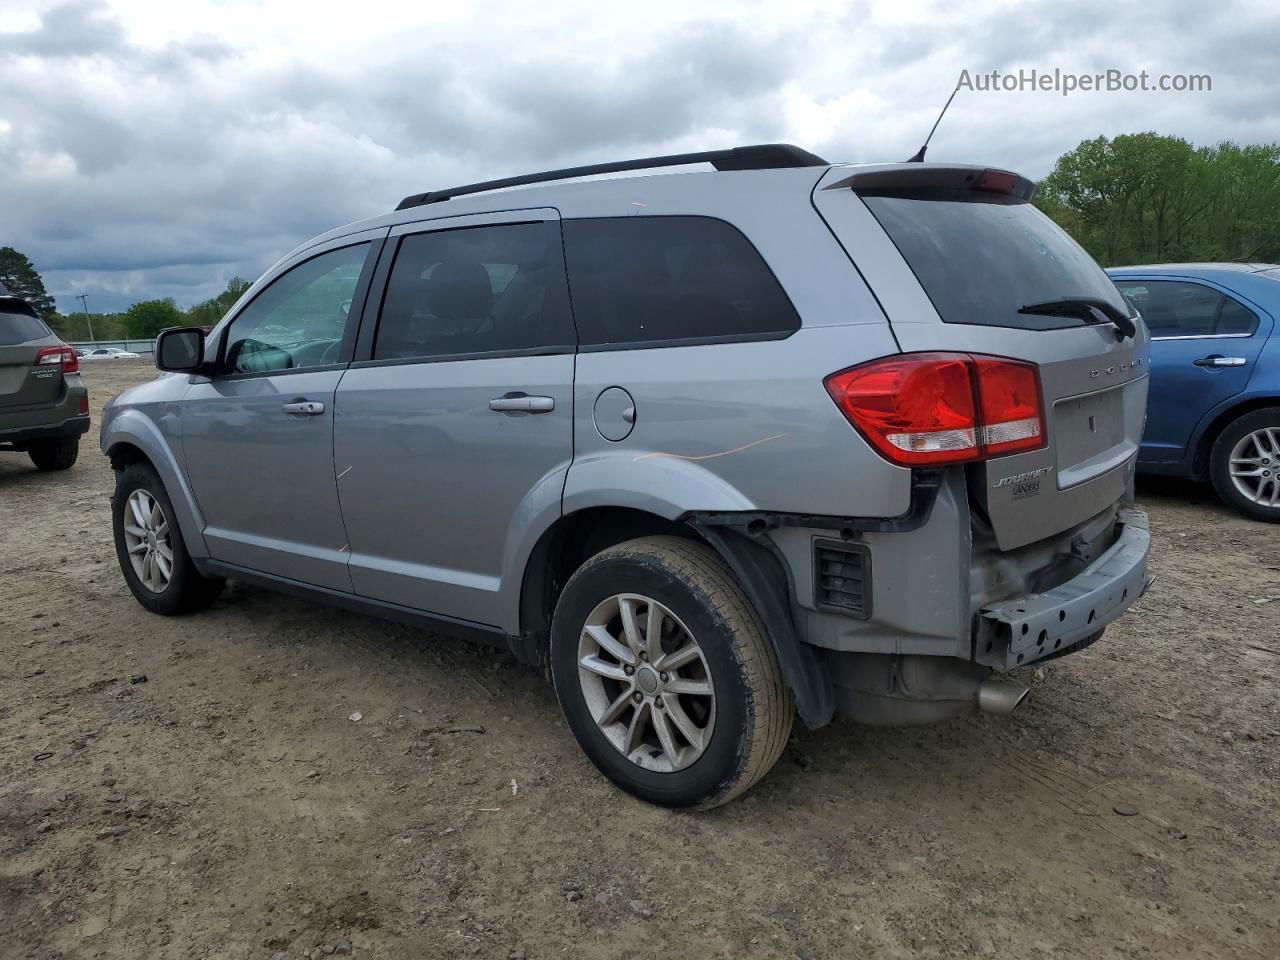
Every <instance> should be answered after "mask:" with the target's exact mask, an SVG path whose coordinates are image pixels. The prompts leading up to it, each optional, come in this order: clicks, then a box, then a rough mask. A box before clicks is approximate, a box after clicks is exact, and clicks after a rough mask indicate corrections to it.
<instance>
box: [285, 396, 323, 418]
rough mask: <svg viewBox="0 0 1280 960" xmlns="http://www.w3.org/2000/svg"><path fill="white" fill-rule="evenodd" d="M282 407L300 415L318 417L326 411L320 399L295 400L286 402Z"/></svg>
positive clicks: (295, 414) (287, 411) (288, 411)
mask: <svg viewBox="0 0 1280 960" xmlns="http://www.w3.org/2000/svg"><path fill="white" fill-rule="evenodd" d="M280 409H281V410H283V411H284V412H285V413H291V414H293V415H294V416H298V417H318V416H320V414H322V413H324V404H323V403H321V402H320V401H319V400H295V401H293V403H286V404H284V405H283V406H281V407H280Z"/></svg>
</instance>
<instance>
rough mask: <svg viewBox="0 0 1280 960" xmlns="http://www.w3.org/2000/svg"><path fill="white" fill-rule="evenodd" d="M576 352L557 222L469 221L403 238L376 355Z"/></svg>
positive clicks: (389, 284)
mask: <svg viewBox="0 0 1280 960" xmlns="http://www.w3.org/2000/svg"><path fill="white" fill-rule="evenodd" d="M573 349H574V331H573V321H572V318H571V316H570V313H569V305H568V294H567V291H566V290H565V281H564V266H563V259H562V255H561V253H560V238H559V233H558V232H557V231H556V229H555V225H554V223H550V222H536V223H507V224H498V225H493V226H479V227H462V228H458V229H453V230H438V231H435V232H432V233H417V234H411V235H409V236H406V237H405V238H404V239H403V240H402V241H401V242H400V249H399V251H398V252H397V253H396V259H395V263H394V265H393V266H392V268H391V276H390V279H389V280H388V281H387V292H386V296H385V297H384V298H383V301H382V313H381V317H380V319H379V321H378V335H377V339H376V341H375V343H374V348H373V359H374V360H396V359H412V358H423V359H431V358H437V357H468V356H492V355H494V354H510V353H513V352H524V351H538V352H572V351H573Z"/></svg>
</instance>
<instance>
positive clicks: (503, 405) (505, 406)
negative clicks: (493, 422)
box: [489, 396, 556, 413]
mask: <svg viewBox="0 0 1280 960" xmlns="http://www.w3.org/2000/svg"><path fill="white" fill-rule="evenodd" d="M555 408H556V401H555V398H554V397H524V396H520V397H494V398H493V399H492V400H490V401H489V409H490V410H495V411H497V412H498V413H505V412H512V411H515V412H520V413H550V412H551V411H552V410H554V409H555Z"/></svg>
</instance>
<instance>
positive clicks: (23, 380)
mask: <svg viewBox="0 0 1280 960" xmlns="http://www.w3.org/2000/svg"><path fill="white" fill-rule="evenodd" d="M61 342H62V341H60V340H59V339H58V338H57V337H56V336H54V335H53V333H51V332H50V330H49V328H48V327H46V326H45V325H44V322H43V321H41V320H40V319H39V318H38V317H37V316H36V315H35V313H34V312H33V311H32V310H31V308H30V307H28V306H27V304H26V303H25V302H23V301H22V300H18V299H16V298H12V297H2V296H0V410H6V409H12V408H15V407H31V406H45V405H49V404H53V403H57V401H58V398H59V397H60V396H61V395H62V367H61V365H60V364H58V363H52V364H39V363H37V362H36V361H37V356H38V354H39V353H40V350H41V348H43V347H49V346H58V345H60V344H61Z"/></svg>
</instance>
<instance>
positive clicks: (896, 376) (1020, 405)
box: [824, 353, 1046, 467]
mask: <svg viewBox="0 0 1280 960" xmlns="http://www.w3.org/2000/svg"><path fill="white" fill-rule="evenodd" d="M824 383H825V384H826V388H827V392H828V393H830V394H831V398H832V399H833V400H835V402H836V405H837V406H838V407H839V408H840V410H841V411H842V412H843V413H844V415H845V416H846V417H848V418H849V422H850V423H852V424H853V425H854V427H856V428H857V429H858V432H859V433H861V434H862V435H863V436H864V437H866V438H867V440H868V441H869V442H870V443H871V445H872V446H873V447H875V448H876V450H878V451H879V452H880V454H881V455H882V456H884V457H885V459H887V460H889V461H891V462H893V463H897V464H900V465H902V466H904V467H914V466H937V465H939V464H946V463H965V462H967V461H970V460H981V459H984V458H986V457H997V456H1002V455H1004V454H1008V453H1019V452H1022V451H1025V450H1035V449H1038V448H1039V447H1043V446H1044V445H1045V442H1046V436H1045V424H1044V403H1043V401H1042V399H1041V396H1040V374H1039V371H1038V370H1037V369H1036V366H1035V364H1033V363H1025V362H1023V361H1021V360H1008V359H1005V358H1004V357H988V356H981V355H978V354H968V353H908V354H902V355H900V356H896V357H886V358H884V359H883V360H873V361H872V362H871V363H864V364H862V365H861V366H857V367H851V368H850V369H848V370H842V371H840V372H839V373H833V374H832V375H831V376H829V377H827V379H826V380H825V381H824Z"/></svg>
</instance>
